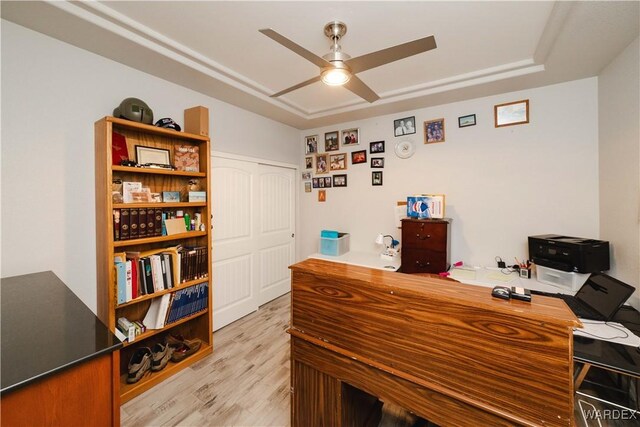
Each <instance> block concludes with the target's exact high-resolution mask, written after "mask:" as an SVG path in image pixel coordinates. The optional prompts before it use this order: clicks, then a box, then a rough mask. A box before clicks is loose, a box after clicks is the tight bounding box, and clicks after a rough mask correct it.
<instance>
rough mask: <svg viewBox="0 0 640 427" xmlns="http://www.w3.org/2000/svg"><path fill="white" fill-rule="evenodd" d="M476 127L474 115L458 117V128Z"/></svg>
mask: <svg viewBox="0 0 640 427" xmlns="http://www.w3.org/2000/svg"><path fill="white" fill-rule="evenodd" d="M475 125H476V115H475V114H469V115H467V116H462V117H458V127H459V128H466V127H467V126H475Z"/></svg>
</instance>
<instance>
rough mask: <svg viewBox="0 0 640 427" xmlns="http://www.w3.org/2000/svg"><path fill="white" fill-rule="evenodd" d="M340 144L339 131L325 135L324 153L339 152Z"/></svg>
mask: <svg viewBox="0 0 640 427" xmlns="http://www.w3.org/2000/svg"><path fill="white" fill-rule="evenodd" d="M339 149H340V143H339V142H338V131H337V130H336V131H333V132H327V133H325V134H324V151H338V150H339Z"/></svg>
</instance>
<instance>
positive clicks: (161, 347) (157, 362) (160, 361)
mask: <svg viewBox="0 0 640 427" xmlns="http://www.w3.org/2000/svg"><path fill="white" fill-rule="evenodd" d="M151 353H152V354H151V370H152V371H159V370H161V369H163V368H164V367H165V366H167V363H169V359H171V355H172V354H173V348H171V346H168V345H165V344H160V343H158V344H156V345H154V346H153V350H151Z"/></svg>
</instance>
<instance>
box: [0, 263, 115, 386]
mask: <svg viewBox="0 0 640 427" xmlns="http://www.w3.org/2000/svg"><path fill="white" fill-rule="evenodd" d="M0 292H1V295H0V297H1V298H2V305H1V308H0V324H1V333H2V339H1V345H2V347H0V357H1V361H2V368H1V369H2V371H1V377H0V380H1V386H2V388H1V390H0V393H2V394H4V393H7V392H10V391H13V390H15V389H17V388H19V387H22V386H24V385H27V384H29V383H31V382H33V381H35V380H38V379H41V378H44V377H46V376H48V375H51V374H54V373H56V372H60V371H62V370H64V369H66V368H69V367H72V366H74V365H77V364H79V363H81V362H83V361H86V360H89V359H92V358H94V357H97V356H100V355H102V354H105V353H109V352H112V351H114V350H117V349H119V348H120V347H122V343H121V342H120V340H118V338H116V337H115V335H113V334H112V333H111V332H110V331H109V330H108V329H107V327H106V326H105V325H104V324H103V323H102V322H101V321H100V320H99V319H98V318H97V317H96V315H95V314H93V312H92V311H91V310H90V309H89V308H88V307H87V306H86V305H85V304H84V303H83V302H82V301H81V300H80V299H79V298H78V297H77V296H76V295H75V294H74V293H73V292H71V290H70V289H69V288H67V286H66V285H65V284H64V283H63V282H62V281H61V280H60V279H59V278H58V277H57V276H56V275H55V274H53V273H52V272H51V271H45V272H41V273H34V274H27V275H24V276H15V277H8V278H5V279H2V281H1V282H0Z"/></svg>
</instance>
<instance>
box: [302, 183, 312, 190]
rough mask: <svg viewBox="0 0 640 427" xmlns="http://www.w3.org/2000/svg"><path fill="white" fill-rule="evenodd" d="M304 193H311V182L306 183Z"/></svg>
mask: <svg viewBox="0 0 640 427" xmlns="http://www.w3.org/2000/svg"><path fill="white" fill-rule="evenodd" d="M304 192H305V193H311V183H310V182H305V183H304Z"/></svg>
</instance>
